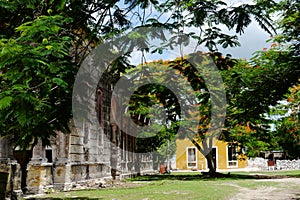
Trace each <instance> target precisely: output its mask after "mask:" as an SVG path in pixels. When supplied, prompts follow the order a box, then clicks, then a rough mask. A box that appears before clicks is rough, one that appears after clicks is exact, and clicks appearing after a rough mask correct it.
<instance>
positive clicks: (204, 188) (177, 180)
mask: <svg viewBox="0 0 300 200" xmlns="http://www.w3.org/2000/svg"><path fill="white" fill-rule="evenodd" d="M252 174H265V175H272V176H293V177H299V178H300V170H297V171H276V172H250V173H246V172H234V173H231V176H230V177H226V178H208V177H204V176H201V175H200V173H195V172H192V173H172V174H170V175H151V176H141V177H136V178H133V179H128V180H127V181H126V182H125V186H126V187H125V186H124V183H122V184H121V186H116V187H115V188H106V189H97V190H96V189H95V190H82V191H73V192H60V193H53V194H49V195H46V196H44V197H43V198H44V200H46V199H48V200H50V199H51V200H61V199H64V200H68V199H103V200H112V199H114V200H127V199H130V200H152V199H154V200H160V199H161V200H164V199H170V200H185V199H197V200H201V199H208V200H209V199H212V200H215V199H216V200H222V199H228V198H229V197H231V196H233V195H235V194H236V193H238V191H239V188H240V187H243V188H249V189H255V188H258V187H271V186H272V187H277V186H279V183H277V182H272V181H256V178H259V177H257V176H255V177H254V176H252ZM40 199H41V198H40Z"/></svg>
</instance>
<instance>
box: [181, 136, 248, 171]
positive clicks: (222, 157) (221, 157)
mask: <svg viewBox="0 0 300 200" xmlns="http://www.w3.org/2000/svg"><path fill="white" fill-rule="evenodd" d="M227 144H228V143H227V142H224V141H220V140H218V141H215V142H214V145H213V147H215V148H216V150H217V169H230V168H234V167H228V166H227ZM176 145H177V150H176V167H177V168H178V169H180V170H188V169H193V168H188V167H187V148H188V147H195V145H194V144H193V143H192V142H191V141H190V140H189V139H184V140H177V141H176ZM241 158H243V159H241ZM206 165H207V164H206V159H205V157H204V156H203V155H202V154H201V152H200V151H198V150H197V170H206V169H207V166H206ZM246 166H247V157H246V156H245V155H240V156H239V159H238V167H235V168H245V167H246Z"/></svg>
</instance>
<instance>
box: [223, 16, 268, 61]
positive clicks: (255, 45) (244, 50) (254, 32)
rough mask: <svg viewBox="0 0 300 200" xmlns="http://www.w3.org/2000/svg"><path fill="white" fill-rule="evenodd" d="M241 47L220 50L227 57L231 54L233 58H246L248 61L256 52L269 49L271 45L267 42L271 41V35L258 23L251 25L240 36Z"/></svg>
mask: <svg viewBox="0 0 300 200" xmlns="http://www.w3.org/2000/svg"><path fill="white" fill-rule="evenodd" d="M238 37H239V42H240V44H241V46H240V47H234V48H230V47H229V48H226V49H220V51H221V52H222V53H223V54H224V55H226V54H227V53H228V54H231V55H232V57H233V58H246V59H247V60H248V59H250V58H251V57H252V54H253V53H254V52H255V51H259V50H262V49H263V48H269V47H270V43H267V42H266V41H267V40H269V39H270V35H269V34H268V33H267V32H266V31H264V30H263V29H261V28H260V27H259V25H258V24H257V22H254V21H253V23H251V24H250V25H249V27H247V29H246V30H245V33H244V34H243V35H239V36H238Z"/></svg>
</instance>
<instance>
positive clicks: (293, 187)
mask: <svg viewBox="0 0 300 200" xmlns="http://www.w3.org/2000/svg"><path fill="white" fill-rule="evenodd" d="M256 181H257V182H276V183H279V184H276V185H275V186H260V187H255V188H253V189H252V188H251V189H250V188H246V187H241V186H238V185H235V184H231V185H232V186H234V187H238V189H239V193H238V194H236V195H235V196H234V197H232V198H230V200H241V199H243V200H257V199H259V200H262V199H263V200H300V178H275V177H274V178H267V179H258V180H256Z"/></svg>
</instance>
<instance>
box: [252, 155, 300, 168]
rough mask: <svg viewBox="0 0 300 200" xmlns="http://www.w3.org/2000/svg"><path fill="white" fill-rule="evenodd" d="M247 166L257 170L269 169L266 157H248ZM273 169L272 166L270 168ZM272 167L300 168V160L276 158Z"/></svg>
mask: <svg viewBox="0 0 300 200" xmlns="http://www.w3.org/2000/svg"><path fill="white" fill-rule="evenodd" d="M247 168H253V169H255V168H256V169H258V170H270V168H269V167H268V159H264V158H249V159H248V164H247ZM271 169H272V170H273V168H271ZM274 169H277V170H293V169H300V160H276V161H275V166H274Z"/></svg>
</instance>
